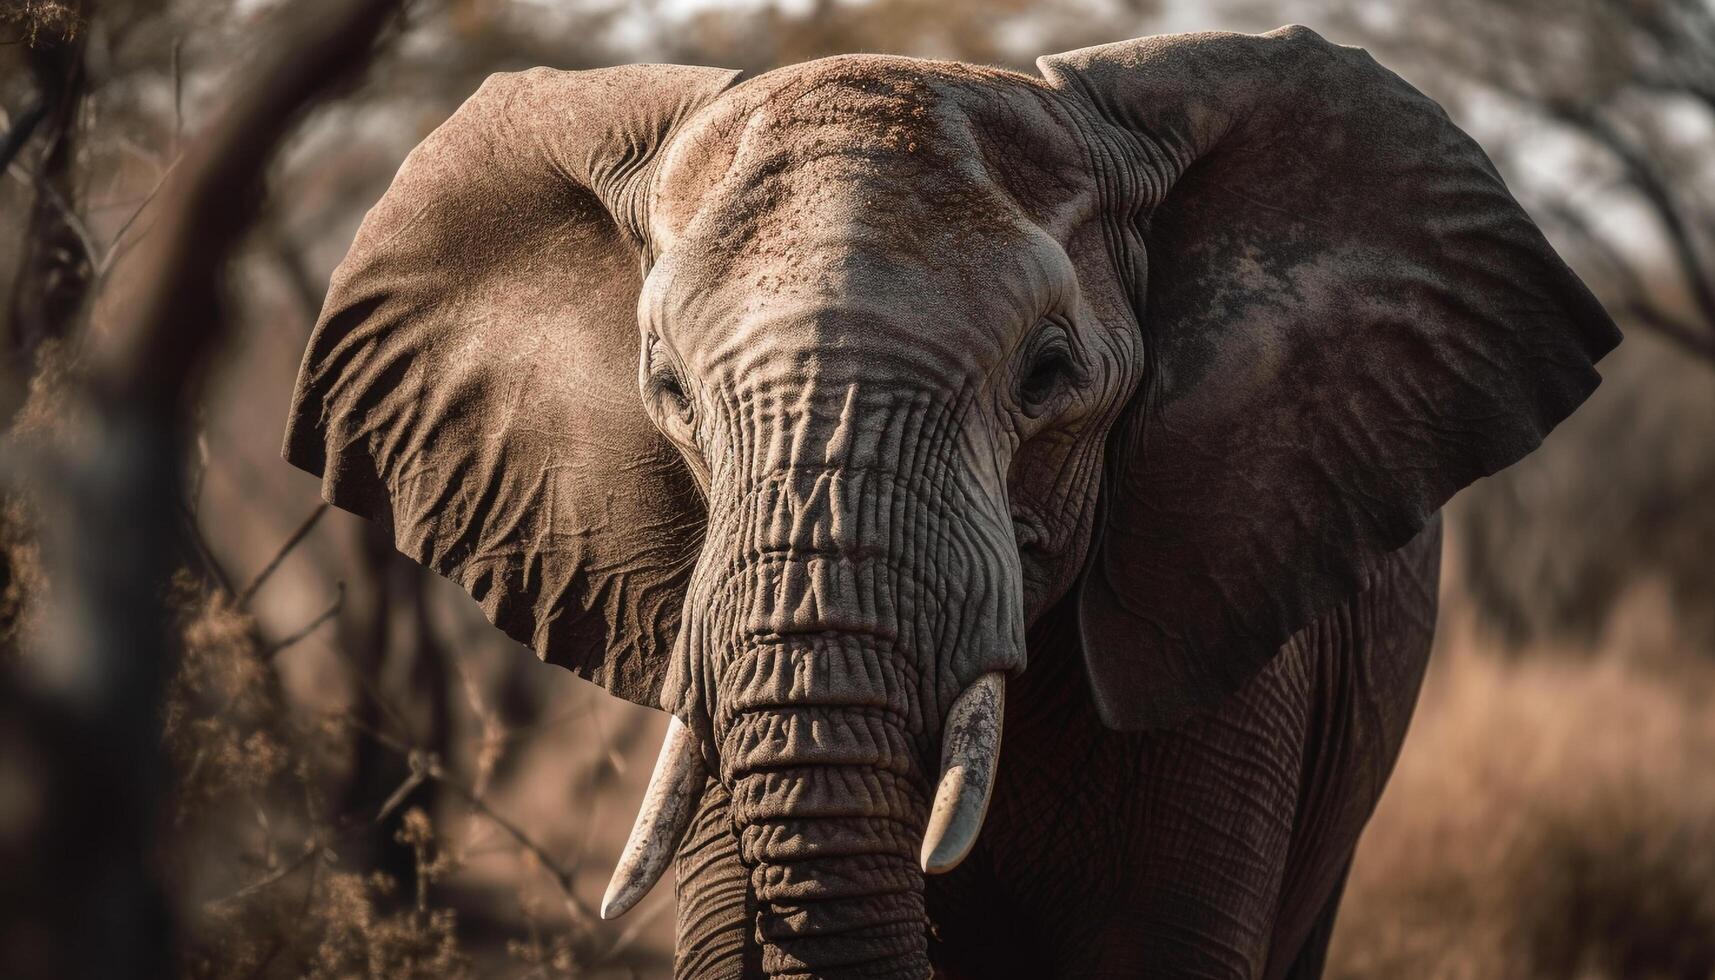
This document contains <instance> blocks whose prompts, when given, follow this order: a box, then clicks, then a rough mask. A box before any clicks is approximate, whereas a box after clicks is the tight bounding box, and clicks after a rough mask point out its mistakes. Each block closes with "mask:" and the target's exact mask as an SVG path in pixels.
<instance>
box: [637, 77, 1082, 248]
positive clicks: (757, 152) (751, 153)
mask: <svg viewBox="0 0 1715 980" xmlns="http://www.w3.org/2000/svg"><path fill="white" fill-rule="evenodd" d="M1093 190H1094V187H1093V176H1092V174H1091V172H1090V167H1089V165H1088V153H1087V150H1086V149H1085V147H1084V145H1083V141H1082V139H1081V136H1080V134H1079V133H1078V131H1077V127H1075V126H1074V125H1072V122H1071V119H1070V117H1069V116H1068V115H1067V112H1066V110H1065V108H1064V107H1063V106H1062V105H1061V104H1060V102H1059V100H1058V98H1057V97H1056V96H1055V95H1054V94H1053V93H1052V92H1050V91H1048V90H1046V89H1044V88H1043V87H1042V85H1041V84H1040V83H1039V82H1037V81H1036V80H1034V79H1031V78H1028V77H1027V76H1023V75H1018V74H1016V73H1013V72H1007V71H1002V70H999V69H992V68H984V67H979V66H972V65H963V64H958V63H952V62H934V61H923V60H918V59H911V58H898V57H891V56H880V55H853V56H842V57H836V58H826V59H822V60H820V61H814V62H809V63H807V64H803V65H794V66H791V67H788V68H783V69H780V70H777V71H774V72H770V73H768V74H766V75H763V76H761V77H759V78H755V79H751V80H749V81H747V82H745V83H743V84H741V85H739V86H738V87H736V88H734V89H732V90H730V91H729V92H727V93H725V94H724V95H722V96H721V97H720V98H719V99H717V100H716V101H715V102H714V103H713V104H711V105H710V106H708V107H706V108H705V109H703V110H702V111H700V112H699V113H698V114H697V115H696V116H695V117H693V118H692V119H690V120H688V121H687V122H686V124H685V125H684V126H683V127H682V129H681V132H680V133H679V134H678V135H677V136H676V137H675V139H674V141H673V143H672V145H671V146H670V147H669V148H668V149H667V152H666V153H665V154H664V156H663V160H662V164H661V167H660V169H659V171H658V172H657V175H656V182H655V187H654V192H653V194H652V195H651V201H652V208H651V218H650V221H651V231H652V236H653V238H654V240H655V242H656V244H657V246H658V247H670V246H672V245H673V244H675V243H677V242H678V241H680V240H681V239H683V238H685V237H687V236H696V235H698V234H702V235H704V236H708V237H719V236H720V235H721V234H722V233H724V235H725V239H726V240H725V242H724V244H725V245H727V246H728V247H729V248H730V247H731V246H733V245H734V244H738V243H742V242H743V241H744V240H746V239H750V238H755V237H772V238H778V237H780V236H781V235H786V236H790V234H791V233H792V232H793V231H794V230H795V229H797V228H799V227H801V226H802V225H803V224H804V223H806V222H811V223H817V224H822V223H826V222H830V221H831V222H836V223H838V222H854V221H865V220H867V221H868V222H870V223H871V224H873V225H875V226H877V228H878V229H885V230H887V231H889V232H891V234H892V235H893V237H894V238H896V239H897V245H898V246H899V247H901V248H910V247H913V246H917V247H921V246H922V245H923V244H929V245H936V244H939V241H938V239H939V238H941V237H944V236H945V235H947V234H949V233H951V234H957V235H962V236H964V237H966V238H975V237H981V236H983V235H984V234H985V233H995V234H999V235H1001V236H1005V235H1007V234H1008V233H1009V232H1010V231H1011V229H1012V228H1013V226H1015V225H1016V224H1017V223H1018V222H1019V221H1020V220H1021V219H1025V220H1030V221H1034V222H1036V223H1038V224H1047V225H1065V224H1067V219H1068V217H1069V215H1068V214H1067V212H1068V211H1074V212H1079V213H1080V214H1082V213H1087V212H1088V211H1089V210H1090V205H1091V197H1092V191H1093ZM925 238H927V242H925V241H924V239H925Z"/></svg>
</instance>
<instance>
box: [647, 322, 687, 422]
mask: <svg viewBox="0 0 1715 980" xmlns="http://www.w3.org/2000/svg"><path fill="white" fill-rule="evenodd" d="M647 394H648V396H649V398H650V400H651V401H653V402H655V404H656V405H657V406H658V407H659V408H660V409H661V411H662V414H663V415H666V416H668V417H670V418H674V419H677V420H678V421H679V422H680V423H682V424H684V425H690V424H691V397H690V395H688V394H686V393H685V383H684V381H683V380H682V379H681V378H680V376H679V372H678V371H676V370H675V369H674V368H673V363H672V361H671V359H670V358H669V356H668V355H667V354H666V352H665V350H664V348H663V346H662V344H661V341H660V340H659V339H652V340H651V342H650V348H649V381H648V391H647Z"/></svg>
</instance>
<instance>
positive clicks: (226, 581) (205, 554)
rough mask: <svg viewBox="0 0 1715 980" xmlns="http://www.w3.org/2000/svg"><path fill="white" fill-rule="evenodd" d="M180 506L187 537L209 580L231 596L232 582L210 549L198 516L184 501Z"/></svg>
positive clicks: (180, 517)
mask: <svg viewBox="0 0 1715 980" xmlns="http://www.w3.org/2000/svg"><path fill="white" fill-rule="evenodd" d="M178 504H179V519H180V521H181V522H182V523H183V524H184V528H185V536H186V537H188V538H190V541H191V547H192V548H194V549H195V550H196V553H197V560H198V561H200V562H202V566H203V569H204V570H205V571H207V572H208V575H209V578H211V579H213V580H214V584H215V585H217V586H219V587H220V590H221V591H222V592H225V593H226V594H227V595H231V594H232V580H231V579H230V578H228V577H227V574H226V569H224V568H222V567H221V565H220V562H219V561H218V560H217V559H216V558H215V557H214V550H213V549H212V548H210V547H209V545H208V538H206V537H205V536H204V535H203V533H202V525H201V524H199V523H197V518H196V515H195V514H194V513H192V512H191V508H190V505H189V504H187V503H185V502H184V501H182V500H181V501H179V502H178Z"/></svg>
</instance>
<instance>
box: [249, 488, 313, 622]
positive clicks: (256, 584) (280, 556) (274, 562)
mask: <svg viewBox="0 0 1715 980" xmlns="http://www.w3.org/2000/svg"><path fill="white" fill-rule="evenodd" d="M327 512H328V505H327V504H326V503H325V502H324V503H320V504H317V505H316V508H315V510H312V511H310V516H308V517H306V518H304V520H303V522H302V523H300V524H299V525H298V529H297V530H296V531H293V532H292V534H291V536H290V537H288V538H286V543H285V544H282V545H281V546H280V550H279V551H276V552H275V553H274V557H273V558H271V559H269V561H268V564H266V565H264V566H262V570H261V571H260V572H257V573H256V577H255V578H254V579H251V580H250V584H249V585H246V586H245V587H244V591H243V592H240V593H239V594H238V605H239V606H240V607H244V606H248V605H250V600H251V599H252V598H253V597H255V595H256V590H257V589H260V588H262V584H263V583H264V582H267V581H268V577H269V576H271V575H273V574H274V571H275V569H277V568H279V567H280V563H281V562H283V561H285V560H286V556H287V555H289V554H291V553H292V549H293V548H296V547H297V546H298V545H299V544H300V543H302V542H303V540H304V539H305V538H307V537H309V536H310V532H311V531H313V530H315V529H316V523H317V522H318V521H320V520H321V519H322V515H323V514H326V513H327Z"/></svg>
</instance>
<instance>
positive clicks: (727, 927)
mask: <svg viewBox="0 0 1715 980" xmlns="http://www.w3.org/2000/svg"><path fill="white" fill-rule="evenodd" d="M673 869H674V875H675V876H676V877H677V879H678V883H679V909H678V940H677V943H676V945H677V947H678V949H677V952H676V953H675V955H674V962H673V975H674V976H675V977H678V978H681V980H714V978H721V980H730V978H734V977H754V976H761V974H762V961H761V950H760V948H759V947H758V946H757V944H756V943H755V942H754V941H753V933H752V928H751V924H752V923H753V922H755V920H756V906H755V901H754V899H753V898H752V896H751V891H750V872H749V871H747V870H746V869H745V867H744V865H743V863H742V862H741V861H740V860H739V854H738V838H737V836H735V835H734V834H733V832H732V798H731V797H730V796H729V795H728V794H727V791H726V790H725V789H723V788H722V787H721V785H720V782H719V781H718V780H715V779H713V778H710V779H709V780H708V782H707V785H705V786H704V788H703V799H702V802H701V803H700V804H699V805H698V808H697V815H696V817H695V818H694V819H693V820H692V822H691V826H690V828H689V829H688V830H686V832H685V840H684V842H683V843H682V844H680V845H679V853H678V855H677V856H676V857H675V858H674V862H673Z"/></svg>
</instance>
